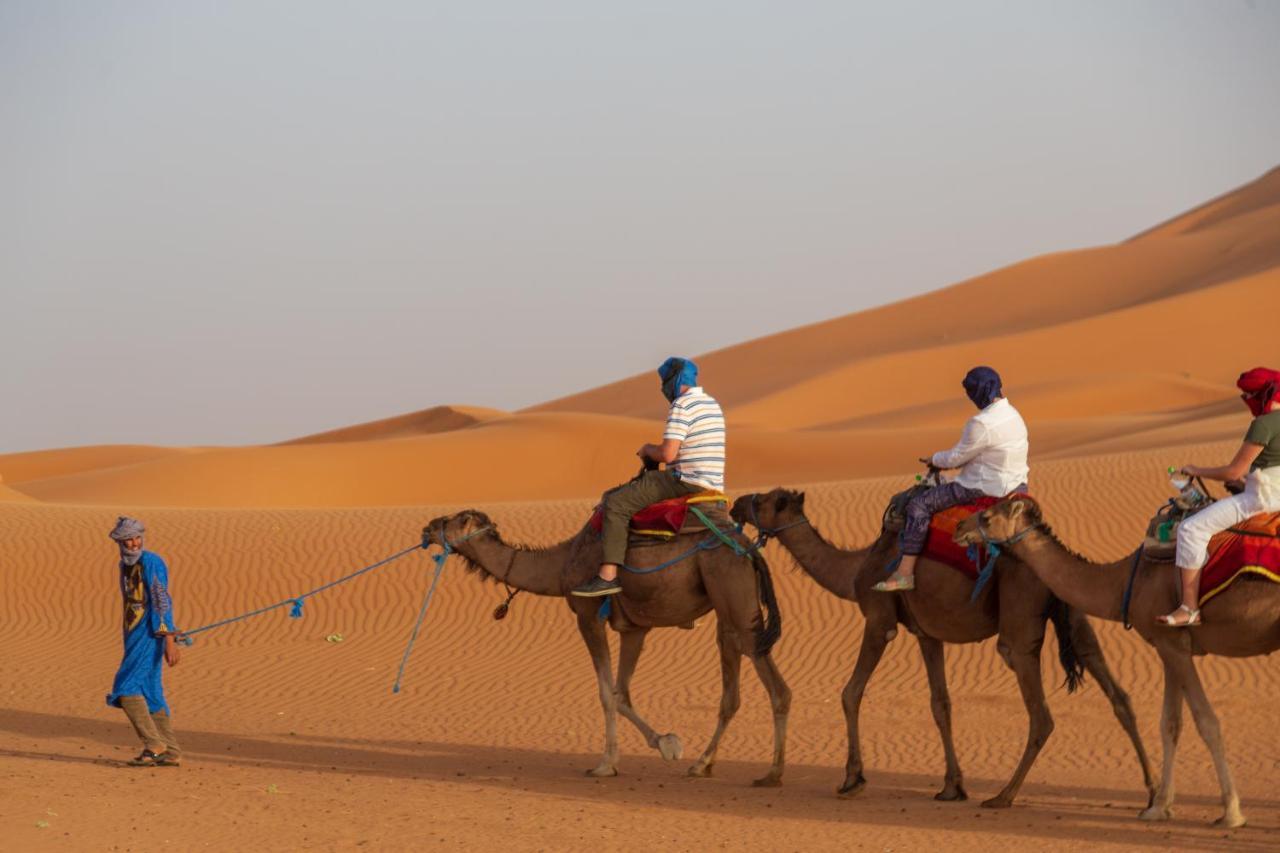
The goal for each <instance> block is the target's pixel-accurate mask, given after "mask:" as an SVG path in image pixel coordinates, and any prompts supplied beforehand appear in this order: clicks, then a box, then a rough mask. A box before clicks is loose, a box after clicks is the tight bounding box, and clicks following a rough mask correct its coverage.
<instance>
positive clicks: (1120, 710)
mask: <svg viewBox="0 0 1280 853" xmlns="http://www.w3.org/2000/svg"><path fill="white" fill-rule="evenodd" d="M1071 636H1072V639H1073V640H1074V641H1075V646H1076V652H1077V655H1078V656H1079V658H1080V662H1081V663H1083V664H1084V668H1085V669H1086V670H1088V672H1089V674H1090V675H1092V676H1093V679H1094V681H1096V682H1098V686H1099V687H1101V688H1102V692H1103V693H1104V694H1106V697H1107V699H1108V700H1110V701H1111V711H1112V713H1114V714H1115V715H1116V719H1117V720H1119V721H1120V726H1121V728H1123V729H1124V731H1125V734H1127V735H1128V736H1129V742H1130V743H1132V744H1133V750H1134V752H1136V753H1137V755H1138V765H1139V766H1140V767H1141V768H1142V784H1143V787H1145V788H1146V789H1147V805H1148V806H1150V805H1151V804H1152V803H1154V802H1155V796H1156V781H1155V776H1154V775H1153V774H1152V772H1151V760H1150V759H1149V758H1148V757H1147V749H1146V747H1145V746H1143V744H1142V736H1141V735H1139V734H1138V718H1137V717H1136V716H1135V715H1134V713H1133V705H1131V704H1130V702H1129V694H1128V693H1125V692H1124V690H1122V689H1121V688H1120V685H1118V684H1116V680H1115V678H1113V677H1112V675H1111V670H1110V668H1109V667H1108V666H1107V659H1106V656H1105V655H1103V653H1102V645H1101V644H1100V643H1099V642H1098V635H1097V634H1095V633H1094V631H1093V626H1092V625H1090V624H1089V620H1088V619H1087V618H1085V616H1084V614H1082V613H1079V612H1078V611H1075V612H1073V614H1072V625H1071Z"/></svg>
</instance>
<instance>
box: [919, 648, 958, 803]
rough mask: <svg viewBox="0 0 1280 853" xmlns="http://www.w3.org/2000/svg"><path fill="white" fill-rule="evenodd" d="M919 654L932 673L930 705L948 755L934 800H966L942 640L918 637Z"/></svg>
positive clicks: (930, 674) (930, 673)
mask: <svg viewBox="0 0 1280 853" xmlns="http://www.w3.org/2000/svg"><path fill="white" fill-rule="evenodd" d="M918 639H919V641H920V655H921V656H922V657H923V658H924V666H925V671H926V672H927V673H928V675H929V707H930V709H931V710H932V711H933V721H934V723H936V724H937V726H938V734H939V735H940V736H941V737H942V751H943V753H944V755H945V756H946V761H947V775H946V777H945V778H944V779H943V783H942V790H941V791H939V792H938V793H937V794H935V795H934V797H933V798H934V799H935V800H948V801H950V800H967V799H969V795H968V794H967V793H965V790H964V775H963V774H962V773H961V772H960V760H959V759H958V758H956V745H955V743H954V742H953V741H952V739H951V695H950V694H949V693H948V692H947V669H946V658H945V655H944V652H943V646H942V642H941V641H939V640H935V639H933V638H932V637H923V636H922V637H919V638H918Z"/></svg>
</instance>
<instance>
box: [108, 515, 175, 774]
mask: <svg viewBox="0 0 1280 853" xmlns="http://www.w3.org/2000/svg"><path fill="white" fill-rule="evenodd" d="M145 532H146V527H145V526H144V525H143V524H142V522H141V521H138V520H137V519H136V518H127V517H125V516H121V517H120V520H119V521H117V522H116V526H115V528H114V529H113V530H112V531H111V538H112V539H114V540H115V542H116V544H117V545H118V546H119V547H120V596H121V598H122V599H123V600H124V625H123V627H124V659H123V660H121V661H120V669H119V670H118V671H117V672H116V680H115V683H114V684H113V685H112V686H111V693H110V694H108V695H107V704H108V705H114V706H115V707H117V708H121V709H123V710H124V713H125V716H127V717H128V718H129V722H130V723H132V724H133V730H134V731H135V732H137V733H138V738H139V739H140V740H141V741H142V752H141V753H140V754H139V755H138V757H137V758H134V759H133V760H131V761H130V762H129V764H130V765H132V766H134V767H176V766H178V764H179V762H180V761H181V760H182V750H181V748H180V747H179V746H178V739H177V738H176V737H175V736H174V734H173V725H172V724H171V723H170V720H169V704H168V703H167V702H165V699H164V684H163V683H162V680H161V674H162V670H163V666H164V664H165V663H168V664H169V666H177V665H178V657H179V653H178V643H177V639H178V629H177V627H176V626H175V625H174V622H173V600H172V599H171V598H170V597H169V569H168V567H167V566H165V564H164V560H162V559H160V557H159V556H158V555H156V554H153V553H151V552H150V551H144V550H142V536H143V534H144V533H145Z"/></svg>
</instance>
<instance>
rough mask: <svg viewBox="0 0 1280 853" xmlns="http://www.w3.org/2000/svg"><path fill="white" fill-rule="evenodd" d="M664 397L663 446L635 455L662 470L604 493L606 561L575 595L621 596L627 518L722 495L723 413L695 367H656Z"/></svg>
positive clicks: (677, 362) (682, 361)
mask: <svg viewBox="0 0 1280 853" xmlns="http://www.w3.org/2000/svg"><path fill="white" fill-rule="evenodd" d="M658 376H659V377H660V378H661V379H662V394H663V396H664V397H666V398H667V401H668V402H669V403H671V409H670V411H669V412H668V414H667V425H666V428H665V429H664V430H663V432H662V443H661V444H646V445H644V446H642V447H641V448H640V449H639V450H637V451H636V455H637V456H639V457H640V458H641V459H642V460H644V461H645V462H646V463H662V464H664V465H666V466H667V467H666V470H663V471H658V470H653V471H645V472H643V473H642V474H641V475H640V476H638V477H636V478H635V479H634V480H632V481H631V482H629V483H627V484H625V485H622V486H619V487H618V488H616V489H612V490H610V491H608V492H605V494H604V497H603V499H602V501H601V502H602V504H603V506H604V532H603V539H604V562H603V563H602V564H601V566H600V572H599V574H597V575H596V576H595V577H593V578H592V579H591V580H589V581H587V582H586V583H584V584H582V585H581V586H579V587H577V588H575V589H574V590H573V591H572V592H573V594H574V595H579V596H586V597H592V596H600V595H614V594H616V593H618V592H621V591H622V587H621V585H619V583H618V567H619V566H620V565H622V563H623V561H624V560H625V559H626V556H627V536H628V528H629V527H630V524H631V516H633V515H635V514H636V513H637V512H639V511H640V510H642V509H644V508H645V507H647V506H649V504H653V503H657V502H658V501H664V500H669V499H671V498H678V497H681V496H683V495H691V494H694V493H696V492H702V491H708V490H710V491H717V492H722V491H724V450H725V428H724V412H722V411H721V409H720V404H719V403H717V402H716V401H715V400H714V399H713V398H712V397H711V396H710V395H708V394H707V393H706V392H705V391H703V390H702V388H701V387H700V386H699V385H698V365H696V364H694V363H693V362H692V361H690V360H689V359H687V358H676V357H674V356H673V357H671V358H668V359H667V360H666V361H664V362H663V363H662V366H661V367H659V368H658Z"/></svg>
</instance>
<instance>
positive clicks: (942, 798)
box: [933, 785, 969, 803]
mask: <svg viewBox="0 0 1280 853" xmlns="http://www.w3.org/2000/svg"><path fill="white" fill-rule="evenodd" d="M933 798H934V799H935V800H937V801H938V802H940V803H961V802H964V801H965V800H967V799H969V794H968V792H967V791H965V789H964V786H963V785H948V786H946V787H945V788H943V789H942V790H941V791H939V792H938V793H936V794H934V795H933Z"/></svg>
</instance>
